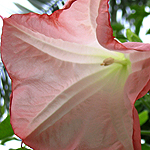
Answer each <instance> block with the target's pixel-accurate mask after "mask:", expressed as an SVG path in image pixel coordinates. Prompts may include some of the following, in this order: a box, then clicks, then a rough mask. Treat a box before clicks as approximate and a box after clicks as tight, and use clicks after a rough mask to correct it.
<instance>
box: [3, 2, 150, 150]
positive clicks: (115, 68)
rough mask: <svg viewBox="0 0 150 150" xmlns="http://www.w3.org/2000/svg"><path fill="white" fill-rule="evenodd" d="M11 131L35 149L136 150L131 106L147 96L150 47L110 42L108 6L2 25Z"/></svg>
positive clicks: (82, 5) (15, 18)
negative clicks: (8, 81) (9, 85)
mask: <svg viewBox="0 0 150 150" xmlns="http://www.w3.org/2000/svg"><path fill="white" fill-rule="evenodd" d="M3 21H4V26H3V34H2V50H1V51H2V52H1V53H2V60H3V63H4V65H5V67H6V69H7V71H8V73H9V76H10V78H11V79H12V94H11V104H10V113H11V124H12V127H13V130H14V132H15V134H16V135H18V136H19V137H20V138H21V139H22V140H23V142H24V143H25V144H27V145H29V146H30V147H32V148H33V149H34V150H116V149H117V150H133V149H135V150H140V149H141V144H140V140H141V139H140V124H139V120H138V114H137V111H136V110H135V108H134V102H135V101H136V100H137V99H138V98H140V97H142V96H143V95H144V94H146V92H147V91H148V90H149V89H150V73H149V70H150V65H149V64H150V52H149V50H150V45H149V44H143V43H130V42H129V43H119V42H118V41H117V40H115V39H114V37H113V36H112V28H111V26H110V16H109V12H108V0H95V1H93V0H68V1H67V3H66V4H65V6H64V8H63V9H62V10H58V11H56V12H54V13H53V14H52V15H47V14H43V15H39V14H34V13H29V14H24V15H20V14H16V15H12V16H11V17H10V18H5V19H4V20H3Z"/></svg>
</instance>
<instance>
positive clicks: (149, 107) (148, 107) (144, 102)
mask: <svg viewBox="0 0 150 150" xmlns="http://www.w3.org/2000/svg"><path fill="white" fill-rule="evenodd" d="M141 101H142V103H143V104H144V105H145V106H146V107H147V109H148V110H149V111H150V106H149V104H148V103H147V102H146V101H145V100H144V99H143V98H141Z"/></svg>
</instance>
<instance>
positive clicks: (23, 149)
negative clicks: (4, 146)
mask: <svg viewBox="0 0 150 150" xmlns="http://www.w3.org/2000/svg"><path fill="white" fill-rule="evenodd" d="M9 150H31V149H27V148H25V147H23V148H18V149H12V148H10V149H9Z"/></svg>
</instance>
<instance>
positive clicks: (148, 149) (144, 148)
mask: <svg viewBox="0 0 150 150" xmlns="http://www.w3.org/2000/svg"><path fill="white" fill-rule="evenodd" d="M141 146H142V150H150V145H148V144H142V145H141Z"/></svg>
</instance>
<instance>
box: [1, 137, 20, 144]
mask: <svg viewBox="0 0 150 150" xmlns="http://www.w3.org/2000/svg"><path fill="white" fill-rule="evenodd" d="M12 140H16V141H20V139H17V138H15V137H8V138H5V139H3V140H1V145H4V144H5V143H6V142H8V141H12Z"/></svg>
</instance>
